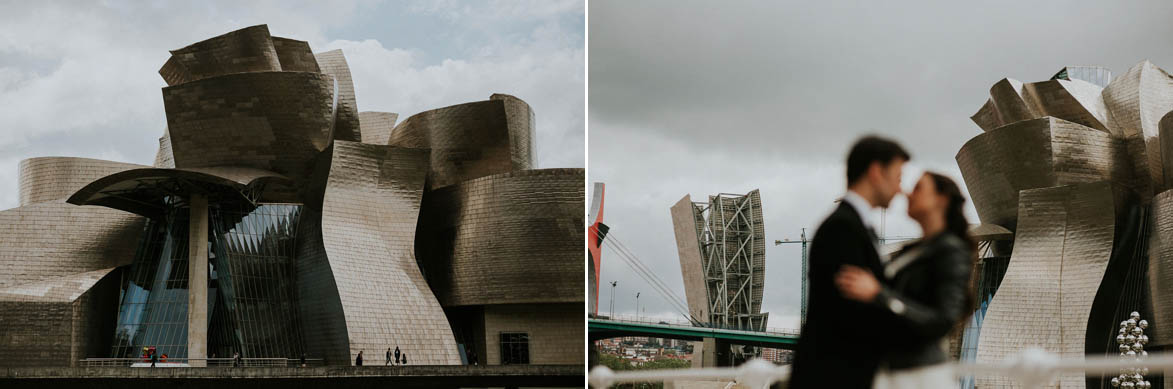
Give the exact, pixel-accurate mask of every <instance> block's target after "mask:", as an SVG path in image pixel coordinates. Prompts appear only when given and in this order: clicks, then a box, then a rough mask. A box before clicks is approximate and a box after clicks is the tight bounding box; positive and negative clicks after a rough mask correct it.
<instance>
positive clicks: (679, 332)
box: [587, 318, 798, 350]
mask: <svg viewBox="0 0 1173 389" xmlns="http://www.w3.org/2000/svg"><path fill="white" fill-rule="evenodd" d="M587 333H588V335H589V338H590V340H591V341H592V342H594V341H596V340H600V339H609V338H618V337H624V336H647V337H653V338H668V339H683V340H703V339H705V338H716V339H722V340H725V341H726V342H729V343H731V344H740V345H746V346H759V347H771V348H779V349H786V350H793V349H794V348H795V346H797V345H798V335H796V334H784V333H774V332H757V331H740V330H727V329H720V328H707V327H692V326H685V325H673V324H652V323H637V322H628V321H616V320H606V319H593V318H592V319H588V320H587Z"/></svg>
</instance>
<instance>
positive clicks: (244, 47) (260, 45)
mask: <svg viewBox="0 0 1173 389" xmlns="http://www.w3.org/2000/svg"><path fill="white" fill-rule="evenodd" d="M276 70H281V62H280V61H279V60H278V57H277V51H276V50H275V49H274V48H273V40H272V37H271V36H270V35H269V26H267V25H264V24H261V25H257V26H252V27H245V28H242V29H239V30H236V31H233V32H230V33H227V34H224V35H220V36H217V37H214V38H209V39H206V40H203V41H200V42H197V43H193V44H191V45H188V46H187V47H184V48H182V49H177V50H171V58H169V59H168V60H167V63H165V64H163V68H162V69H159V75H161V76H163V80H164V81H167V85H178V84H182V83H187V82H191V81H196V80H202V79H205V78H209V77H215V76H220V75H224V74H232V73H247V72H264V71H276Z"/></svg>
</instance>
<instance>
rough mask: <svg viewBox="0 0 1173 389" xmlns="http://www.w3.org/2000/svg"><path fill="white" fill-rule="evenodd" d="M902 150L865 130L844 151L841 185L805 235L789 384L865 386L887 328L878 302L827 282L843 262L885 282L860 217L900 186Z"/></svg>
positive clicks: (871, 233)
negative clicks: (803, 290) (802, 306)
mask: <svg viewBox="0 0 1173 389" xmlns="http://www.w3.org/2000/svg"><path fill="white" fill-rule="evenodd" d="M909 159H910V158H909V155H908V152H906V151H904V149H903V148H901V147H900V145H898V144H896V142H893V141H890V140H887V139H884V138H880V137H875V136H867V137H864V138H862V139H860V140H859V141H858V142H856V143H855V145H854V146H852V148H851V152H850V153H849V154H848V156H847V193H846V194H845V195H844V196H843V199H842V201H840V202H839V206H838V208H836V209H835V211H834V212H832V213H831V215H830V216H828V217H827V219H826V220H824V221H823V224H821V225H820V226H819V228H818V230H817V231H815V236H814V240H813V241H811V249H810V257H809V259H808V261H809V262H808V272H809V273H808V274H807V275H806V276H807V277H808V281H809V291H808V295H807V315H806V323H803V326H802V334H801V336H800V337H799V339H798V349H797V350H796V354H795V361H794V365H793V366H792V370H791V372H792V375H791V381H790V388H798V389H805V388H825V387H831V388H864V389H867V388H871V387H872V378H873V376H874V374H875V372H876V368H877V366H878V365H879V358H880V355H881V353H880V352H878V351H879V350H877V349H876V348H877V347H880V345H881V344H882V343H881V342H880V339H881V337H884V336H895V334H887V333H884V332H883V329H882V328H876V326H875V323H878V322H879V321H878V320H877V319H878V318H879V317H881V316H880V312H879V308H877V307H875V306H872V305H867V304H863V303H859V302H856V301H851V300H847V299H845V298H844V297H843V295H841V294H840V293H839V290H838V289H837V288H836V287H835V282H834V280H835V274H836V273H838V272H839V270H840V268H841V267H842V266H843V265H855V266H859V267H861V268H864V269H867V270H870V271H871V272H872V273H873V274H875V275H876V278H877V279H879V280H880V282H885V280H884V277H883V275H884V271H883V263H882V262H881V260H880V254H879V242H878V239H877V237H876V234H875V229H874V228H872V226H871V223H870V222H869V221H868V219H867V215H868V213H869V212H870V211H871V210H872V209H873V208H875V207H882V208H886V207H887V206H888V203H889V202H890V201H891V200H892V198H893V197H895V196H896V195H897V194H898V193H900V173H901V170H902V169H903V167H904V163H905V162H907V161H908V160H909Z"/></svg>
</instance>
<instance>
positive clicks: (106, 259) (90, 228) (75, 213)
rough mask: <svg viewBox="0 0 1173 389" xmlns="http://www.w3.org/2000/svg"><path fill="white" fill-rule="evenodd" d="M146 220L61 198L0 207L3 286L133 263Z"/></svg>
mask: <svg viewBox="0 0 1173 389" xmlns="http://www.w3.org/2000/svg"><path fill="white" fill-rule="evenodd" d="M143 222H144V219H143V218H142V217H140V216H137V215H134V214H130V213H127V212H123V211H118V210H113V209H107V208H102V207H79V206H76V205H72V204H66V203H64V202H62V201H53V202H45V203H36V204H32V205H26V206H23V207H19V208H13V209H9V210H6V211H0V268H3V269H5V270H4V271H3V272H0V288H2V287H9V286H14V285H20V284H25V283H31V282H38V281H43V280H46V279H50V278H55V277H63V276H67V275H71V274H75V273H82V272H87V271H93V270H97V269H105V268H111V267H116V266H122V265H126V264H129V263H130V262H131V261H133V260H134V253H135V248H136V245H137V243H138V237H139V234H140V233H141V232H142V229H143Z"/></svg>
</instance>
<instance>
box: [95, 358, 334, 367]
mask: <svg viewBox="0 0 1173 389" xmlns="http://www.w3.org/2000/svg"><path fill="white" fill-rule="evenodd" d="M199 361H202V362H204V363H203V365H204V366H207V367H233V366H235V363H233V359H232V358H166V359H162V358H160V359H159V360H157V361H156V362H155V367H191V366H192V362H199ZM305 363H306V366H319V365H322V360H321V359H309V358H307V359H306V360H305ZM81 366H82V367H150V366H151V360H150V359H148V358H86V359H83V360H81ZM297 366H301V360H300V359H289V358H241V359H240V366H239V367H297Z"/></svg>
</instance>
